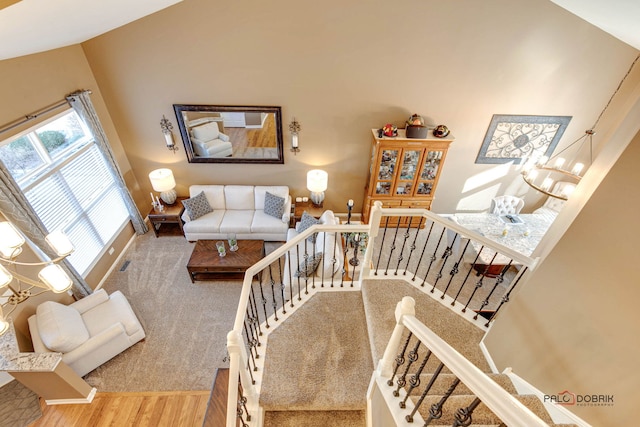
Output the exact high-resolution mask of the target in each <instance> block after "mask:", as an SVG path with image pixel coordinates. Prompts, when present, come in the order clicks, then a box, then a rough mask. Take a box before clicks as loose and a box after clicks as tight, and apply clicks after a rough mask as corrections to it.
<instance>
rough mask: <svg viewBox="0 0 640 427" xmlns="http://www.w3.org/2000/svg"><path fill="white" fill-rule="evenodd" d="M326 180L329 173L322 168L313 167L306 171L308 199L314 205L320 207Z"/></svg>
mask: <svg viewBox="0 0 640 427" xmlns="http://www.w3.org/2000/svg"><path fill="white" fill-rule="evenodd" d="M328 182H329V174H327V173H326V172H325V171H323V170H320V169H313V170H310V171H309V172H307V189H308V190H309V191H310V192H311V195H310V199H311V201H312V202H313V205H314V206H315V207H319V208H320V207H322V202H324V191H325V190H326V189H327V184H328Z"/></svg>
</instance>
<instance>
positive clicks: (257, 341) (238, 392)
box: [227, 202, 537, 427]
mask: <svg viewBox="0 0 640 427" xmlns="http://www.w3.org/2000/svg"><path fill="white" fill-rule="evenodd" d="M392 221H395V223H394V222H392ZM404 224H407V225H406V226H405V225H404ZM394 225H395V227H394ZM436 229H438V230H439V231H434V230H436ZM313 235H317V236H321V235H322V237H323V238H324V240H323V241H324V242H328V241H330V239H333V241H334V243H336V246H337V245H338V244H339V245H341V247H342V248H343V253H342V254H341V255H339V256H341V257H342V262H341V268H340V269H339V271H338V272H337V273H336V274H334V275H330V276H329V277H325V276H324V275H322V276H320V277H316V276H311V277H305V278H301V277H300V275H298V277H296V274H295V273H296V270H298V269H299V265H300V264H301V263H303V262H306V261H308V260H309V258H310V257H312V256H313V255H314V252H313V249H312V246H310V245H308V244H307V243H306V240H307V238H309V237H311V236H313ZM355 236H360V237H361V239H358V238H355V239H354V237H355ZM463 241H464V242H466V243H463V244H462V245H460V243H461V242H463ZM303 242H305V243H304V244H301V243H303ZM435 242H437V244H435V250H433V252H430V253H427V252H426V250H427V248H428V247H429V248H430V247H432V246H434V243H435ZM456 242H458V246H463V248H462V249H460V248H459V247H457V246H456V245H455V243H456ZM471 242H473V245H472V244H471ZM419 243H420V244H421V245H422V246H419V245H418V244H419ZM478 245H480V247H481V248H482V249H481V250H480V251H479V252H480V253H481V254H484V252H483V251H485V250H486V251H492V252H493V253H495V255H494V258H493V259H492V260H490V261H489V262H488V264H485V267H486V270H484V271H482V270H481V271H480V272H478V271H476V276H475V277H474V276H473V275H472V272H473V270H472V268H473V266H474V265H478V264H479V263H478V262H471V263H465V262H464V260H465V258H466V257H468V255H469V254H470V253H472V252H473V247H477V246H478ZM363 248H364V254H363V256H362V257H361V256H360V255H361V254H362V249H363ZM429 250H431V249H429ZM456 250H457V252H456ZM498 255H500V256H501V257H502V258H505V257H506V259H507V260H508V262H506V263H505V265H504V268H503V269H502V270H500V271H499V273H498V274H497V275H492V274H490V273H489V270H490V268H491V267H492V266H493V265H494V263H493V261H494V260H495V258H496V257H497V256H498ZM475 256H477V257H479V256H480V254H476V255H475ZM283 257H286V258H288V259H289V260H290V261H291V262H288V263H286V262H285V263H283V261H282V258H283ZM361 258H362V259H361ZM336 261H337V260H336V255H335V254H333V255H331V254H326V256H324V257H323V259H322V261H321V265H320V267H318V268H321V269H324V267H326V266H327V263H336ZM474 261H477V259H476V260H474ZM503 262H504V261H503ZM536 262H537V260H535V259H532V258H529V257H526V256H524V255H522V254H520V253H518V252H516V251H514V250H512V249H510V248H508V247H506V246H504V245H501V244H499V243H497V242H495V241H493V240H491V239H488V238H486V237H484V236H482V235H481V234H479V233H476V232H474V231H472V230H469V229H466V228H465V227H463V226H461V225H459V224H457V223H455V222H453V221H451V220H449V219H447V218H444V217H442V216H440V215H437V214H434V213H432V212H431V211H428V210H425V209H395V208H394V209H388V208H384V209H383V208H382V204H381V203H380V202H375V204H374V206H373V207H372V209H371V214H370V219H369V223H368V225H364V224H349V225H346V224H343V225H314V226H312V227H310V228H308V229H307V230H305V231H303V232H302V233H300V234H298V235H297V236H295V237H293V238H291V239H290V240H289V241H287V242H286V243H285V244H284V245H282V246H280V247H278V248H277V249H275V250H274V251H273V252H271V253H270V254H267V255H266V256H265V258H263V259H262V260H260V261H259V262H258V263H256V264H254V265H253V266H251V267H250V268H249V269H247V271H246V273H245V276H244V280H243V285H242V291H241V294H240V300H239V304H238V311H237V313H236V318H235V322H234V327H233V330H232V331H230V332H229V334H228V335H227V350H228V353H229V360H230V371H229V375H230V377H229V378H230V380H229V381H230V385H229V389H228V392H229V400H228V404H227V427H234V426H236V425H237V424H239V425H242V426H243V427H244V426H249V425H258V426H260V425H262V422H261V419H262V418H261V417H262V411H261V408H260V406H259V402H258V398H259V391H260V387H261V370H262V368H263V366H264V362H263V359H264V350H263V343H264V342H266V338H267V336H268V334H269V332H270V330H272V329H271V326H272V325H275V324H278V323H281V322H282V321H283V320H284V319H286V318H287V317H288V316H289V315H290V314H291V313H292V312H293V311H295V310H296V309H297V308H298V307H299V306H301V305H302V304H303V303H304V302H306V300H308V298H309V297H310V296H311V295H313V294H314V293H315V292H317V291H318V290H320V289H322V288H334V287H335V288H346V287H348V288H354V287H355V288H359V286H360V283H361V281H362V280H363V279H366V278H376V277H377V278H380V277H385V276H390V277H395V276H399V277H404V278H409V277H410V279H409V280H410V281H414V282H415V281H416V280H417V281H418V282H421V286H422V287H425V286H427V284H429V285H430V286H432V288H431V289H429V292H430V293H432V294H434V293H436V285H437V284H438V283H439V281H441V280H443V277H445V279H444V280H443V281H448V282H449V283H451V282H452V279H453V278H454V277H460V276H458V275H461V276H466V277H465V279H464V281H463V284H462V286H461V287H460V288H459V289H458V290H457V292H454V297H450V296H448V295H447V294H446V291H448V290H449V286H447V289H446V290H445V291H444V292H443V291H438V292H441V295H440V298H441V299H443V300H447V301H450V302H451V305H452V306H453V307H454V308H455V309H459V310H461V311H462V312H463V313H464V312H466V311H467V309H470V310H472V311H474V312H475V316H474V318H475V319H477V318H478V316H479V314H480V313H481V312H482V311H483V309H491V311H492V313H493V314H492V315H491V317H490V318H489V319H488V320H487V322H486V324H485V326H488V325H489V322H490V321H491V320H493V319H494V318H495V315H496V314H497V313H498V311H499V310H500V308H501V307H502V306H503V305H504V304H505V303H506V302H508V300H509V295H510V293H511V291H513V289H514V288H515V286H516V285H517V284H518V282H519V281H520V279H521V278H522V277H523V275H524V274H525V272H526V271H527V270H528V269H532V268H533V267H535V265H536ZM463 264H465V265H466V267H465V265H463ZM512 265H518V267H519V268H520V269H519V271H518V273H517V274H516V275H515V276H513V275H512V274H511V273H510V274H511V276H510V278H509V277H508V276H509V275H508V274H507V272H508V271H510V270H511V269H510V267H511V266H512ZM412 266H415V267H412ZM465 268H466V271H465ZM447 274H448V275H449V278H448V279H447V278H446V275H447ZM420 277H422V279H421V278H420ZM506 280H510V283H508V285H505V284H504V282H505V281H506ZM487 283H488V284H489V285H487ZM485 285H487V286H485ZM464 287H466V288H471V289H472V290H471V291H470V292H467V293H470V294H471V297H468V298H467V299H465V300H461V299H460V298H461V297H460V295H461V294H462V291H463V290H464V289H463V288H464ZM487 288H489V291H485V296H483V297H482V301H481V302H480V303H478V304H476V306H475V307H474V306H473V304H472V298H473V297H474V296H476V295H480V292H482V290H483V289H487ZM504 288H507V291H506V292H504V293H503V294H502V295H501V296H499V295H498V293H497V292H496V289H501V290H504ZM454 291H455V290H454ZM496 299H498V301H496ZM476 300H477V298H476ZM490 301H491V303H493V304H494V306H493V307H487V306H488V305H490ZM254 373H255V375H254Z"/></svg>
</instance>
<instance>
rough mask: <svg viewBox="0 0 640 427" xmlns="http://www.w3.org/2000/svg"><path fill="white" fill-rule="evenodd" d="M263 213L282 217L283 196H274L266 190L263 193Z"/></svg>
mask: <svg viewBox="0 0 640 427" xmlns="http://www.w3.org/2000/svg"><path fill="white" fill-rule="evenodd" d="M264 213H266V214H267V215H270V216H272V217H274V218H278V219H282V214H283V213H284V197H279V196H276V195H275V194H271V193H269V192H268V191H267V192H266V193H265V194H264Z"/></svg>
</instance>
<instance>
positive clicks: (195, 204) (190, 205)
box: [182, 191, 213, 221]
mask: <svg viewBox="0 0 640 427" xmlns="http://www.w3.org/2000/svg"><path fill="white" fill-rule="evenodd" d="M182 205H183V206H184V208H185V209H186V211H187V215H189V218H191V220H192V221H193V220H194V219H196V218H200V217H201V216H202V215H205V214H208V213H209V212H213V209H212V208H211V205H210V204H209V201H208V200H207V196H205V195H204V191H201V192H200V193H198V195H197V196H194V197H192V198H190V199H187V200H183V201H182Z"/></svg>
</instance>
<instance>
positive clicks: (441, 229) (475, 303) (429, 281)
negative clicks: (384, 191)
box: [362, 202, 538, 327]
mask: <svg viewBox="0 0 640 427" xmlns="http://www.w3.org/2000/svg"><path fill="white" fill-rule="evenodd" d="M369 223H370V224H379V227H372V229H371V231H370V232H369V246H368V247H367V251H366V252H365V256H364V265H365V267H363V274H362V276H363V278H403V279H406V280H408V281H410V282H412V283H415V284H418V285H419V286H420V287H421V288H425V290H426V291H428V292H429V293H430V294H432V295H434V296H439V298H440V299H441V300H445V301H446V302H447V303H449V304H450V305H451V306H452V307H453V308H454V309H455V310H457V311H459V312H461V313H463V314H465V316H466V317H468V318H473V320H478V317H479V316H483V321H484V319H486V322H485V323H484V327H488V326H489V324H490V322H491V321H492V320H493V319H494V318H495V316H496V315H497V314H498V312H499V311H500V309H501V308H502V307H503V306H504V304H506V303H507V302H508V301H509V298H510V295H511V292H512V291H513V290H514V289H515V287H516V286H517V285H518V284H519V283H521V282H522V279H523V277H524V276H525V274H527V272H528V271H531V270H532V269H533V268H535V266H536V265H537V263H538V259H537V258H535V259H534V258H531V257H528V256H525V255H523V254H521V253H519V252H517V251H515V250H513V249H511V248H510V247H508V246H505V245H503V244H501V243H500V242H498V241H496V240H492V239H489V238H487V237H485V236H484V235H482V234H480V233H478V232H476V231H474V230H470V229H467V228H465V227H464V226H462V225H460V224H458V223H457V222H455V221H453V220H451V219H450V218H447V217H444V216H441V215H438V214H435V213H433V212H431V211H429V210H426V209H399V208H382V204H381V203H380V202H375V203H374V206H373V207H372V209H371V216H370V220H369ZM512 232H513V231H512ZM468 310H469V311H471V313H468ZM472 313H473V314H472Z"/></svg>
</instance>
